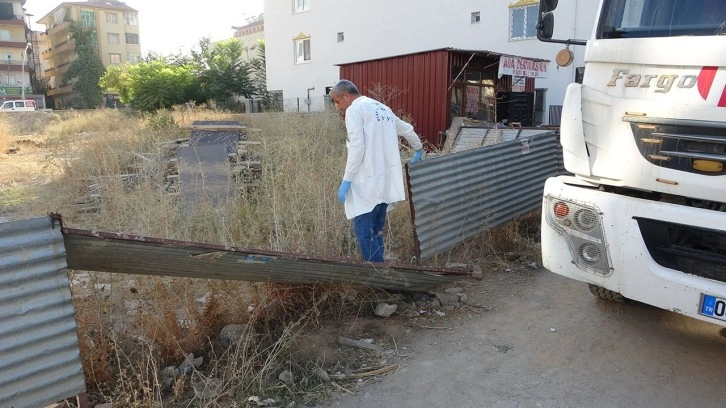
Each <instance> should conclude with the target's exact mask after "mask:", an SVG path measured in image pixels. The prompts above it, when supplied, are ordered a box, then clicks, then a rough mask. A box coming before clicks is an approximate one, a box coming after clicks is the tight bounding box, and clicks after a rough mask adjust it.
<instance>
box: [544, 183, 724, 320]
mask: <svg viewBox="0 0 726 408" xmlns="http://www.w3.org/2000/svg"><path fill="white" fill-rule="evenodd" d="M542 205H543V207H542V263H543V265H544V267H545V268H547V269H548V270H550V271H552V272H554V273H557V274H560V275H563V276H567V277H570V278H572V279H576V280H579V281H582V282H587V283H590V284H594V285H597V286H601V287H603V288H605V289H608V290H611V291H614V292H618V293H620V294H622V295H623V296H624V297H626V298H628V299H633V300H637V301H640V302H643V303H647V304H650V305H653V306H656V307H659V308H662V309H666V310H671V311H674V312H677V313H681V314H684V315H687V316H690V317H694V318H697V319H700V320H705V321H709V322H712V323H716V324H719V325H721V326H726V229H725V228H726V213H725V212H721V211H714V210H709V209H701V208H695V207H688V206H684V205H677V204H671V203H666V202H658V201H651V200H646V199H640V198H634V197H628V196H623V195H619V194H613V193H608V192H604V191H601V190H599V189H597V188H596V186H592V185H588V184H587V183H583V182H581V181H579V180H577V179H575V178H573V177H571V176H560V177H553V178H550V179H548V180H547V182H546V183H545V189H544V197H543V204H542Z"/></svg>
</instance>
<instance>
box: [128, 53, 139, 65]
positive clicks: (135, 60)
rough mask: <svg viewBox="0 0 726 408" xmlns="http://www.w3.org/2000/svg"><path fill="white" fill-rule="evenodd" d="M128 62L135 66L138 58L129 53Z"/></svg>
mask: <svg viewBox="0 0 726 408" xmlns="http://www.w3.org/2000/svg"><path fill="white" fill-rule="evenodd" d="M129 62H130V63H132V64H136V63H137V62H139V56H138V55H136V54H134V53H132V52H130V53H129Z"/></svg>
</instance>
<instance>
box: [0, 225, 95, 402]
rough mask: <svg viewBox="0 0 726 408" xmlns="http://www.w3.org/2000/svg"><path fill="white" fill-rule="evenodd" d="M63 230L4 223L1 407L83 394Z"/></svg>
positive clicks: (0, 237)
mask: <svg viewBox="0 0 726 408" xmlns="http://www.w3.org/2000/svg"><path fill="white" fill-rule="evenodd" d="M65 256H66V251H65V247H64V245H63V235H62V234H61V228H60V225H58V224H56V225H53V224H52V221H51V219H50V218H48V217H44V218H37V219H32V220H24V221H15V222H8V223H0V407H3V408H5V407H15V408H21V407H24V408H25V407H27V408H37V407H43V406H46V405H49V404H51V403H54V402H56V401H60V400H63V399H66V398H70V397H73V396H75V395H77V394H80V393H82V392H84V391H85V381H84V378H83V370H82V368H81V355H80V350H79V348H78V336H77V334H76V321H75V317H74V310H73V304H72V302H71V291H70V285H69V282H68V275H67V271H66V258H65Z"/></svg>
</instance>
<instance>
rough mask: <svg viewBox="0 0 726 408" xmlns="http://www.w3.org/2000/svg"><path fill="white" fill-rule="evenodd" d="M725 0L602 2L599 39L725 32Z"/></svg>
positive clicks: (598, 31) (598, 29)
mask: <svg viewBox="0 0 726 408" xmlns="http://www.w3.org/2000/svg"><path fill="white" fill-rule="evenodd" d="M725 22H726V2H725V1H723V0H657V1H656V0H637V1H636V0H622V1H612V0H609V1H606V2H604V3H603V7H602V13H601V15H600V23H599V25H598V28H597V34H596V35H597V38H640V37H676V36H687V35H695V36H707V35H724V34H726V24H724V23H725Z"/></svg>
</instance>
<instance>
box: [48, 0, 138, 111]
mask: <svg viewBox="0 0 726 408" xmlns="http://www.w3.org/2000/svg"><path fill="white" fill-rule="evenodd" d="M71 21H79V22H81V24H82V25H83V26H84V27H88V28H93V29H94V30H95V38H94V43H95V45H96V48H97V51H98V56H99V57H100V58H101V62H102V63H103V66H105V67H108V66H110V65H114V64H123V63H125V62H130V63H136V62H137V61H138V60H139V58H140V57H141V45H140V39H139V16H138V12H137V11H136V10H135V9H133V8H131V7H129V6H127V5H126V4H125V3H123V2H121V1H117V0H88V1H80V2H64V3H61V4H60V5H59V6H58V7H56V8H54V9H53V10H52V11H51V12H50V13H48V14H46V15H45V16H43V17H42V18H41V19H40V20H38V23H39V24H44V25H45V27H46V31H45V33H44V34H43V36H45V37H46V38H44V40H45V43H46V44H47V45H48V47H47V48H45V49H43V50H42V58H43V59H45V60H47V61H48V62H49V68H47V69H46V70H45V71H44V77H45V78H46V79H47V80H48V86H49V88H48V96H49V97H50V98H52V100H53V104H54V107H55V108H56V109H63V108H67V107H70V106H71V102H72V100H73V97H74V88H73V84H72V83H66V82H64V81H63V76H64V74H65V73H66V72H67V71H68V68H69V66H70V63H71V62H72V61H73V60H74V59H75V58H76V57H77V56H76V52H75V45H74V43H73V40H72V39H71V32H70V22H71Z"/></svg>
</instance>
